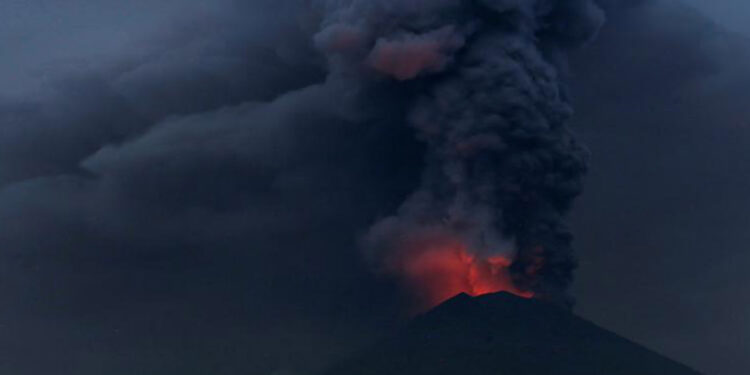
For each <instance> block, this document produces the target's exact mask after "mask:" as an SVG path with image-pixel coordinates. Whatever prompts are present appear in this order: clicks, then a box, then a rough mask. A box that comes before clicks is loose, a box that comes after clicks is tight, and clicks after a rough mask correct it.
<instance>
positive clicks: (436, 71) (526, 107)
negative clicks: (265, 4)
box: [316, 0, 603, 300]
mask: <svg viewBox="0 0 750 375" xmlns="http://www.w3.org/2000/svg"><path fill="white" fill-rule="evenodd" d="M326 6H327V7H326V12H327V15H326V18H325V20H324V22H323V29H322V30H321V31H320V32H319V33H318V34H317V35H316V41H317V44H318V46H319V47H320V48H321V49H322V50H323V51H324V52H326V53H327V55H328V57H329V65H330V68H331V73H330V75H331V77H335V78H339V79H342V80H346V79H356V80H359V81H364V82H366V85H369V86H376V87H377V86H383V85H390V86H391V88H392V89H395V90H399V91H402V92H408V93H409V96H408V97H407V98H406V100H407V101H408V119H404V122H405V123H408V124H409V125H410V126H411V127H412V128H413V129H414V131H415V133H416V137H417V138H418V139H419V140H420V141H422V142H424V143H426V144H427V154H426V157H425V167H424V170H423V172H422V178H421V184H420V186H419V188H418V189H417V190H416V191H415V192H413V193H412V194H411V195H410V196H409V197H408V199H407V200H406V201H405V202H404V203H403V204H402V206H401V208H400V209H399V211H398V213H397V214H395V216H391V217H387V218H385V219H382V220H380V221H379V222H378V223H376V224H375V226H374V227H373V228H372V230H371V231H370V233H369V235H368V237H367V245H368V246H370V247H371V248H372V249H371V252H375V253H376V254H375V255H374V257H375V258H376V259H377V260H378V261H380V262H382V261H383V259H387V258H389V257H393V256H396V257H397V256H399V255H398V254H396V255H393V254H390V253H392V252H394V251H395V252H404V251H406V252H408V251H412V249H408V248H406V247H408V246H407V245H404V242H408V241H409V239H410V238H414V237H430V236H445V235H446V234H448V236H453V237H458V238H459V239H460V241H461V242H463V243H465V244H467V246H468V248H469V249H470V251H472V252H474V253H475V254H478V255H480V256H489V255H504V256H506V257H509V258H512V259H514V262H513V264H512V266H511V269H512V277H513V279H514V280H515V283H516V285H517V286H518V287H520V288H521V289H523V290H530V291H533V292H535V293H536V294H537V295H538V296H540V297H542V298H548V299H555V300H562V299H564V298H565V290H566V289H567V287H568V285H569V284H570V282H571V273H572V270H573V268H574V266H575V260H574V257H573V254H572V249H571V235H570V233H569V231H568V229H567V228H566V227H565V224H564V215H565V213H566V212H567V211H568V209H569V208H570V204H571V201H572V200H573V198H574V197H575V196H576V195H578V194H579V193H580V191H581V184H582V177H583V175H584V173H585V171H586V155H587V153H586V151H585V150H584V149H583V148H582V147H581V146H580V145H578V144H577V143H576V141H575V139H574V137H573V136H572V134H571V133H570V131H569V129H568V128H567V127H566V126H565V123H566V121H567V119H568V117H569V116H570V115H571V113H572V110H571V107H570V104H569V100H568V96H567V93H566V91H565V87H564V85H563V83H562V79H561V74H562V73H561V72H560V68H561V67H563V66H561V65H560V64H562V62H563V61H564V52H565V50H566V49H568V48H569V47H571V46H577V45H579V44H581V43H583V42H586V41H587V40H589V39H590V38H591V37H592V36H593V35H594V34H595V33H596V31H597V30H598V28H599V26H600V25H601V24H602V21H603V12H602V11H601V10H600V9H599V8H598V7H597V5H595V4H594V3H593V2H592V1H589V0H580V1H569V0H566V1H514V0H495V1H492V0H478V1H459V0H453V1H451V0H441V1H435V0H432V1H388V0H380V1H371V0H367V1H357V0H353V1H331V2H327V3H326ZM382 110H384V111H387V110H389V109H388V108H383V109H382ZM383 253H385V254H383Z"/></svg>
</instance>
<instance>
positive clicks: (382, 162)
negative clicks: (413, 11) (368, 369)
mask: <svg viewBox="0 0 750 375" xmlns="http://www.w3.org/2000/svg"><path fill="white" fill-rule="evenodd" d="M279 3H281V4H279ZM607 3H615V2H614V1H607ZM623 3H628V4H626V5H623V4H619V5H613V4H609V5H608V9H607V10H608V16H607V18H608V21H607V24H606V25H605V26H604V29H603V30H602V31H601V33H600V35H599V37H598V39H597V40H596V41H595V42H593V43H592V44H590V45H588V46H586V47H584V48H582V49H580V50H578V51H576V52H575V53H573V55H572V56H571V62H570V71H569V74H568V76H567V77H566V79H567V80H568V81H569V85H570V87H571V96H572V98H573V104H574V106H575V108H576V113H575V115H574V117H573V120H572V127H573V129H574V131H575V132H576V133H577V134H578V135H579V137H580V139H581V140H582V141H583V142H584V143H585V144H586V146H587V147H588V148H589V150H590V151H591V158H590V164H591V167H590V172H589V175H588V177H587V179H586V185H585V192H584V194H583V195H582V196H581V197H580V198H579V199H578V201H577V202H576V204H575V207H574V209H573V211H572V215H571V220H570V221H571V224H572V227H573V232H574V234H575V236H576V240H575V242H574V245H575V247H576V249H577V251H578V258H579V263H580V267H579V269H578V270H577V272H576V281H575V283H574V286H573V294H574V296H575V297H576V299H577V301H578V304H577V306H576V308H575V311H576V312H577V313H579V314H580V315H582V316H584V317H586V318H589V319H591V320H593V321H594V322H596V323H598V324H600V325H602V326H604V327H606V328H610V329H612V330H614V331H616V332H617V333H620V334H622V335H624V336H626V337H628V338H631V339H634V340H636V341H638V342H640V343H643V344H646V345H647V346H649V347H651V348H654V349H656V350H658V351H660V352H662V353H664V354H667V355H669V356H671V357H673V358H675V359H677V360H679V361H682V362H684V363H686V364H689V365H691V366H693V367H695V368H696V369H698V370H701V371H703V372H705V373H707V374H717V375H735V374H736V375H739V374H746V373H748V371H750V358H748V357H747V355H746V353H747V352H748V351H750V346H748V344H747V342H750V323H748V322H747V319H746V317H747V316H749V315H750V287H749V286H750V279H749V278H750V276H748V274H747V272H744V270H746V269H747V268H748V267H750V255H749V254H750V252H748V251H746V246H747V245H746V244H747V243H748V242H750V228H748V223H750V198H748V196H747V194H746V192H747V191H748V190H749V188H750V163H748V162H747V161H748V156H747V151H746V150H748V149H750V120H749V119H750V116H748V115H750V113H748V112H750V107H748V106H747V101H748V99H750V96H749V94H748V93H747V90H746V88H747V87H748V84H749V83H750V68H748V66H750V64H749V63H750V39H747V37H746V36H745V35H750V29H749V28H748V27H747V25H748V23H747V22H746V20H747V17H750V13H749V12H750V8H748V7H749V6H748V5H747V4H745V2H742V1H740V0H732V1H730V0H715V1H710V2H709V1H701V0H684V3H683V2H680V1H677V0H659V1H645V2H639V1H630V2H627V1H624V2H623ZM688 3H689V5H691V6H695V7H696V8H691V7H689V6H687V5H685V4H688ZM300 9H302V8H301V7H299V5H298V2H297V1H289V2H278V1H270V0H269V1H265V0H257V1H246V2H241V1H230V0H226V1H214V2H211V4H210V5H205V2H200V1H161V2H159V3H158V4H153V2H149V1H130V2H114V1H97V2H92V1H84V0H76V1H67V2H64V4H63V2H59V1H48V0H34V1H20V0H9V1H3V2H0V46H2V47H1V48H0V82H3V85H2V87H0V260H1V262H0V297H1V298H2V301H3V302H2V306H0V373H4V374H6V373H7V374H18V375H36V374H48V373H52V372H54V373H59V374H102V373H106V374H112V375H117V374H123V375H124V374H133V373H139V374H159V375H163V374H207V373H210V374H235V373H251V374H260V375H266V374H267V375H288V374H297V375H300V374H301V375H306V374H308V372H309V371H311V369H315V368H316V367H318V366H321V365H323V364H325V363H327V362H329V361H331V360H334V359H335V358H337V357H338V356H341V355H344V353H346V352H347V350H349V349H351V348H353V347H356V345H357V344H358V343H361V342H364V341H366V340H367V339H368V338H372V337H375V336H376V335H377V334H378V332H383V331H387V328H388V327H391V325H393V324H397V323H398V319H396V318H394V317H398V316H399V312H400V311H401V310H400V309H401V306H402V302H403V301H401V297H400V294H399V292H398V291H397V290H396V287H395V286H394V285H392V284H391V283H390V282H389V281H387V280H383V279H381V278H378V277H376V276H375V275H374V274H373V273H372V272H371V269H370V267H369V266H368V265H367V264H366V262H365V260H364V259H363V258H364V257H363V256H362V254H361V251H359V250H357V248H358V247H359V240H360V238H361V236H362V235H363V234H364V232H366V231H367V228H368V227H369V226H370V225H371V224H372V223H373V221H374V220H375V219H378V218H382V217H385V216H387V215H391V214H392V213H393V212H394V211H395V210H396V209H397V207H398V206H399V204H400V203H401V202H402V201H403V199H404V197H405V196H406V195H408V194H409V193H410V192H411V191H413V190H414V189H415V188H416V187H417V186H418V184H419V175H420V173H421V164H422V154H423V152H424V146H423V145H422V144H421V143H419V142H417V141H415V140H414V139H413V136H412V134H411V132H410V131H409V129H407V128H405V127H404V126H403V125H402V124H401V121H402V120H401V119H400V118H399V116H400V115H401V114H403V108H402V107H403V105H404V104H403V103H404V100H403V99H404V98H402V97H398V96H396V97H394V96H393V95H389V91H388V90H387V88H385V89H383V93H382V94H379V93H378V92H377V91H376V92H374V93H371V96H370V97H368V101H367V103H366V104H364V105H363V104H362V103H352V101H356V99H352V97H351V96H350V95H345V94H346V93H347V92H348V91H347V87H348V86H347V82H337V81H335V80H332V79H330V78H328V79H327V78H326V75H325V72H324V70H323V69H322V68H321V66H323V64H324V62H323V59H322V57H321V56H319V54H318V53H316V51H315V50H314V47H313V46H312V44H311V41H310V34H311V28H313V29H314V28H315V27H316V26H315V25H316V23H318V22H319V21H320V20H318V19H315V17H314V16H312V15H310V14H307V13H305V12H301V11H300ZM342 87H343V88H342ZM342 93H343V94H342ZM382 108H388V109H389V110H388V111H382V110H381V109H382ZM355 109H356V110H355ZM353 124H356V126H353Z"/></svg>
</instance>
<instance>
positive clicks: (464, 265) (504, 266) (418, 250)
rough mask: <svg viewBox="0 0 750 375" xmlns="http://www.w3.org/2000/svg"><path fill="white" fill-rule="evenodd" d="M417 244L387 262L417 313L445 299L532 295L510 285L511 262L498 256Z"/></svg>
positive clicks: (450, 244) (451, 245)
mask: <svg viewBox="0 0 750 375" xmlns="http://www.w3.org/2000/svg"><path fill="white" fill-rule="evenodd" d="M435 242H438V241H434V239H433V241H430V240H427V241H419V243H411V244H410V246H409V247H410V249H409V251H404V252H401V253H400V256H399V257H398V258H397V259H392V262H390V265H389V266H390V268H391V271H395V272H396V273H397V274H398V275H399V276H400V277H401V278H402V280H403V281H404V282H405V283H406V284H407V286H408V287H409V289H410V290H411V291H412V292H413V293H414V295H415V297H416V298H417V304H416V306H415V309H416V310H419V311H422V310H425V309H429V308H431V307H434V306H436V305H438V304H440V303H442V302H444V301H445V300H447V299H450V298H451V297H453V296H455V295H457V294H459V293H462V292H463V293H467V294H469V295H472V296H478V295H482V294H487V293H494V292H500V291H506V292H510V293H513V294H516V295H519V296H522V297H526V298H531V297H533V295H534V294H533V292H529V291H522V290H520V289H518V288H517V287H516V286H515V285H513V281H512V280H511V277H510V274H509V272H508V267H510V265H511V263H512V260H511V259H509V258H507V257H505V256H501V255H495V256H489V257H481V256H478V255H475V254H472V253H471V252H470V251H469V250H468V249H467V248H466V246H464V245H463V244H461V243H459V242H457V241H455V240H445V239H442V240H441V241H439V243H435Z"/></svg>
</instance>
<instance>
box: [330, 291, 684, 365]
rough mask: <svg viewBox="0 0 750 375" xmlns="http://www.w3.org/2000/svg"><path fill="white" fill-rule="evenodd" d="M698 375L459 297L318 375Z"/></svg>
mask: <svg viewBox="0 0 750 375" xmlns="http://www.w3.org/2000/svg"><path fill="white" fill-rule="evenodd" d="M352 374H356V375H376V374H377V375H402V374H403V375H407V374H408V375H423V374H424V375H427V374H430V375H448V374H462V375H554V374H560V375H699V373H698V372H696V371H694V370H692V369H690V368H688V367H687V366H685V365H682V364H680V363H678V362H675V361H673V360H671V359H668V358H666V357H664V356H662V355H660V354H658V353H656V352H654V351H652V350H649V349H647V348H645V347H643V346H641V345H639V344H637V343H635V342H632V341H630V340H628V339H625V338H623V337H621V336H619V335H617V334H615V333H613V332H610V331H607V330H606V329H603V328H601V327H599V326H597V325H596V324H594V323H592V322H589V321H588V320H585V319H583V318H580V317H578V316H576V315H574V314H572V313H571V312H569V311H567V310H565V309H562V308H559V307H556V306H554V305H551V304H547V303H545V302H542V301H539V300H534V299H524V298H521V297H517V296H515V295H512V294H509V293H504V292H500V293H493V294H487V295H482V296H478V297H471V296H469V295H466V294H459V295H457V296H455V297H453V298H451V299H449V300H447V301H445V302H444V303H442V304H440V305H439V306H437V307H435V308H434V309H432V310H430V311H428V312H426V313H424V314H422V315H419V316H417V317H415V318H414V319H413V320H412V321H411V322H410V323H409V324H408V325H407V326H406V327H405V328H404V329H402V330H400V331H399V332H398V333H396V334H395V335H393V336H390V337H388V338H386V339H383V340H381V341H379V342H377V343H375V344H374V345H372V346H370V347H368V348H366V349H365V350H363V351H361V352H359V353H357V354H355V355H354V356H353V357H351V358H350V359H348V360H346V361H344V362H341V363H339V364H337V365H335V366H333V367H331V368H330V369H328V370H327V371H324V372H323V373H322V375H352Z"/></svg>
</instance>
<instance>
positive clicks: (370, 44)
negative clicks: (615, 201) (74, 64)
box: [0, 0, 603, 374]
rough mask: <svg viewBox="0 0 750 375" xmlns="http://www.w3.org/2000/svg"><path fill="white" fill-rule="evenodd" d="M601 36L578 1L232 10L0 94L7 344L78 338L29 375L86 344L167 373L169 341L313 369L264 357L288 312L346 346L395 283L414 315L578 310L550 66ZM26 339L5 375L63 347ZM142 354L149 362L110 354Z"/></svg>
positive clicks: (570, 148)
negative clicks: (494, 300) (496, 294)
mask: <svg viewBox="0 0 750 375" xmlns="http://www.w3.org/2000/svg"><path fill="white" fill-rule="evenodd" d="M602 22H603V13H602V12H601V11H600V10H599V8H598V7H597V6H596V5H595V4H594V3H593V2H592V1H588V0H567V1H563V0H560V1H548V0H537V1H526V0H523V1H522V0H476V1H462V0H430V1H427V0H412V1H397V0H392V1H390V0H379V1H371V0H370V1H365V0H361V1H360V0H352V1H302V0H300V1H288V2H284V3H283V4H281V3H280V2H276V1H254V2H247V3H241V2H236V3H234V4H233V5H231V6H229V5H227V11H226V13H222V14H220V15H217V16H215V17H214V18H209V19H200V20H198V21H196V20H192V21H191V22H187V23H185V24H184V25H181V26H180V27H179V28H177V29H176V30H175V31H173V32H172V33H171V34H169V35H166V36H165V37H163V38H161V39H158V40H156V41H153V42H152V43H151V44H150V45H148V46H147V47H145V48H138V49H137V50H135V51H125V53H124V55H125V57H124V58H123V59H121V60H118V61H114V62H112V61H106V62H99V64H96V63H95V64H92V65H84V66H82V67H80V69H76V70H75V72H73V73H71V72H69V71H68V72H62V73H56V74H50V75H49V77H50V79H49V80H48V83H47V84H46V85H44V86H43V89H42V90H41V91H40V92H38V93H37V94H35V95H33V96H29V97H22V98H0V121H2V123H3V128H2V137H0V222H2V223H3V225H2V226H0V243H2V248H1V249H0V255H1V256H2V258H3V259H4V260H5V261H4V262H2V263H1V264H0V267H1V268H2V275H3V276H2V277H3V282H2V283H0V291H2V292H3V294H4V295H6V296H8V300H11V301H15V302H14V303H13V304H10V305H9V306H8V308H7V309H4V310H3V311H2V312H0V315H2V317H3V318H4V319H6V320H8V321H16V322H18V321H19V319H20V317H23V322H20V323H18V324H17V325H14V327H16V328H13V329H17V330H18V332H11V333H10V334H9V335H8V337H11V336H12V337H23V336H24V334H23V333H24V332H26V331H28V330H26V331H25V330H24V327H27V328H28V327H40V326H52V325H54V327H55V328H54V330H57V331H56V332H53V334H55V335H56V337H59V340H58V341H61V342H65V343H67V345H55V346H56V347H63V352H62V353H60V354H59V358H56V359H50V361H47V362H46V363H45V364H41V363H39V364H37V365H38V366H51V367H53V368H74V367H75V366H73V365H72V363H78V364H79V363H80V362H81V361H79V360H77V359H76V358H78V359H80V358H81V357H82V356H89V355H91V354H90V351H91V350H96V349H92V347H91V345H89V343H88V341H89V340H90V338H88V337H95V338H96V341H97V342H112V343H113V344H112V345H113V346H115V348H114V349H112V350H110V351H109V352H106V353H99V355H102V356H104V357H105V358H109V359H104V360H102V361H101V362H103V363H107V371H101V370H102V369H101V368H93V367H92V368H91V369H90V371H89V372H90V373H101V372H107V373H116V372H113V371H111V369H112V368H118V369H121V371H122V373H133V372H139V371H135V370H137V368H141V367H142V368H146V367H149V366H151V368H155V369H158V371H161V372H160V373H164V372H169V371H174V370H175V369H174V368H172V367H170V366H171V364H168V363H166V362H167V361H166V360H165V359H164V358H170V357H175V355H174V354H173V353H172V352H171V351H172V350H178V349H179V348H181V347H183V346H180V345H186V346H188V347H193V346H191V345H194V346H195V347H196V348H198V347H200V348H205V347H213V346H216V347H219V346H220V345H219V344H218V343H225V342H227V341H231V340H237V341H238V342H235V343H234V344H233V345H234V346H236V347H247V346H248V345H249V346H250V347H257V349H258V350H255V351H251V352H252V354H248V355H244V354H243V355H242V357H243V358H245V361H247V362H248V363H250V364H251V365H250V368H251V369H252V370H253V371H254V372H253V373H270V372H271V371H272V370H273V369H276V368H279V367H280V364H283V365H284V366H290V367H292V368H294V367H295V364H294V361H295V360H297V361H301V362H304V361H306V360H310V361H311V362H315V361H316V358H315V357H317V356H316V355H314V354H309V349H308V348H304V349H303V348H295V345H299V346H303V343H299V344H295V343H292V344H290V343H288V342H276V343H275V344H269V343H268V342H267V341H271V342H275V341H274V340H277V341H278V339H277V338H278V337H283V335H281V336H280V335H279V334H278V333H279V332H286V333H285V334H286V335H291V334H292V333H291V329H290V328H288V327H289V322H290V321H294V322H297V323H298V327H297V332H298V333H299V332H300V331H305V332H308V333H310V332H312V333H310V335H320V332H318V331H316V330H319V327H329V328H330V329H326V330H325V331H326V332H325V333H326V335H328V336H329V338H328V340H336V339H331V338H330V337H336V334H335V332H337V331H336V330H337V329H338V330H341V331H344V330H345V328H346V327H348V326H347V324H349V323H351V324H352V325H354V324H359V322H358V321H354V320H359V319H366V316H367V315H368V314H375V313H376V312H382V311H384V310H388V309H390V308H393V309H398V308H399V307H398V306H396V305H397V304H398V303H399V302H398V298H397V297H394V295H395V294H397V292H395V291H394V289H395V287H394V285H392V283H391V280H395V281H397V282H400V283H402V284H403V285H404V286H406V287H407V288H409V290H410V291H411V292H412V293H416V295H415V296H412V300H413V301H414V303H415V304H418V305H419V306H409V307H411V308H420V307H421V308H423V307H425V306H427V305H430V304H435V303H437V302H439V301H440V300H442V299H444V298H446V297H450V296H449V295H448V294H454V292H456V293H457V292H459V291H466V292H470V293H474V294H479V293H484V292H489V291H495V290H509V291H514V292H516V293H518V294H521V295H526V296H531V295H532V294H533V295H534V296H537V297H539V298H545V299H549V300H553V301H559V302H561V303H568V302H569V297H568V296H567V294H566V288H567V286H568V284H569V283H570V281H571V273H572V270H573V268H574V266H575V260H574V257H573V254H572V250H571V236H570V234H569V232H568V230H567V229H566V228H565V225H564V222H563V220H564V215H565V214H566V212H567V210H568V209H569V207H570V204H571V201H572V200H573V198H574V197H575V196H576V195H577V194H579V192H580V189H581V179H582V177H583V174H584V172H585V170H586V152H585V150H584V149H583V148H582V147H581V146H580V145H578V144H577V143H576V142H575V139H574V138H573V136H572V135H571V133H570V131H569V130H568V129H567V128H566V126H565V122H566V119H567V118H568V116H570V114H571V108H570V105H569V100H568V96H567V94H566V92H565V87H564V85H563V84H562V80H561V76H562V75H563V74H564V72H565V66H564V65H565V62H564V61H565V52H566V51H567V50H568V49H569V48H572V47H575V46H578V45H580V44H581V43H584V42H586V41H587V40H589V39H590V38H591V37H592V36H594V34H595V33H596V31H597V29H598V27H599V26H600V24H601V23H602ZM362 253H364V256H363V254H362ZM363 259H364V260H363ZM441 259H442V260H441ZM425 260H427V262H428V263H429V262H433V261H434V262H433V263H429V264H426V263H425ZM457 266H458V267H457ZM456 267H457V268H456ZM372 268H375V271H376V273H379V274H380V275H381V276H382V275H385V276H387V277H386V278H385V279H384V278H381V277H377V276H374V275H373V273H372V272H371V271H372ZM440 275H445V276H440ZM435 276H439V277H438V279H437V281H435ZM258 301H262V303H259V302H258ZM374 301H375V302H374ZM373 304H375V305H377V306H376V308H373V306H372V305H373ZM260 305H262V306H260ZM175 309H178V310H179V311H182V312H183V313H182V314H181V315H180V316H181V318H178V319H175V318H174V317H173V316H172V315H170V314H172V313H171V312H170V311H174V310H175ZM52 311H54V312H55V313H54V315H51V313H50V312H52ZM185 312H189V313H185ZM230 314H231V318H227V315H230ZM92 320H94V321H95V322H94V323H93V326H94V327H97V328H92V330H97V332H96V333H91V334H90V335H84V336H85V337H83V336H81V335H79V334H78V333H77V332H79V330H78V328H77V327H80V326H81V324H85V325H86V326H91V324H92V323H91V322H92ZM238 321H242V322H243V323H242V324H240V326H242V327H243V328H242V329H239V330H238V328H237V327H238V324H239V323H237V322H238ZM332 321H335V322H336V324H333V323H331V322H332ZM51 322H55V324H52V323H51ZM223 322H229V323H223ZM261 322H262V323H261ZM123 326H124V327H129V328H130V329H131V330H132V332H133V334H132V335H131V336H129V337H128V338H126V339H124V338H120V337H119V336H116V335H115V334H114V333H113V332H121V331H122V329H121V327H123ZM332 326H333V327H332ZM186 327H192V328H186ZM196 327H204V328H196ZM207 327H210V328H211V330H212V332H214V336H215V337H212V338H210V339H207V336H208V334H207V333H206V332H204V331H202V330H203V329H205V330H208V329H209V328H207ZM154 332H159V333H160V334H159V335H158V336H159V337H160V338H159V339H158V340H156V341H152V339H153V335H154ZM227 332H232V334H231V335H229V336H231V338H230V339H228V338H227V335H228V334H227ZM242 332H245V333H247V335H243V334H242ZM248 332H249V333H248ZM29 337H30V338H29V339H28V340H27V341H23V340H21V342H17V343H15V344H14V345H13V348H15V349H13V350H16V351H17V352H18V353H17V354H18V355H14V356H12V357H13V358H15V359H13V360H10V361H5V362H2V363H3V364H2V365H0V366H6V367H7V368H0V370H3V371H0V372H4V373H14V374H25V373H39V372H48V371H44V370H46V369H43V368H33V367H34V366H37V365H30V364H29V363H31V362H29V358H28V355H24V354H23V353H34V352H37V351H40V350H41V351H45V352H46V351H47V349H49V350H50V351H51V350H52V348H51V347H50V348H40V347H39V345H40V344H39V343H38V341H37V340H33V335H29ZM316 337H317V336H316ZM263 338H268V340H266V341H264V339H263ZM211 340H216V341H215V342H213V341H211ZM242 340H250V343H249V344H248V343H243V342H239V341H242ZM261 342H262V344H261ZM114 343H116V344H114ZM185 343H193V344H185ZM338 344H340V342H339V343H338ZM212 345H213V346H212ZM221 345H226V344H221ZM273 345H277V346H278V347H279V348H281V347H283V348H284V353H285V354H284V355H281V357H273V358H271V359H269V358H268V357H267V356H266V354H265V353H269V352H273V353H278V352H279V351H276V350H275V349H274V347H273ZM336 345H337V343H335V342H334V343H328V344H327V345H322V346H321V347H326V346H329V347H335V346H336ZM135 346H137V347H147V348H149V350H148V352H149V353H150V354H149V356H145V357H144V359H143V361H152V362H153V363H145V362H144V363H139V362H133V361H131V359H129V358H127V356H118V355H117V354H116V353H117V352H118V351H120V350H121V351H122V352H127V351H128V350H127V349H126V348H131V347H135ZM342 346H344V345H343V344H342ZM96 347H97V348H101V350H104V348H105V347H104V346H99V345H97V346H96ZM194 350H195V351H196V352H201V353H204V351H203V350H199V349H194ZM302 352H304V353H308V354H305V355H302V354H300V355H295V353H297V354H299V353H302ZM170 353H172V354H170ZM211 353H214V354H213V355H215V356H216V358H215V359H214V360H215V361H216V362H222V363H234V364H235V365H236V366H238V367H241V366H243V364H240V363H237V361H235V360H226V361H224V360H223V357H222V356H224V355H229V354H227V352H226V351H221V350H216V351H215V352H211ZM222 353H223V354H222ZM184 354H185V353H181V355H179V357H180V358H185V357H192V355H189V356H186V355H184ZM248 356H249V357H248ZM305 356H307V357H305ZM246 357H247V358H246ZM290 358H297V359H293V360H290ZM87 363H91V366H95V365H96V363H100V362H87ZM66 366H67V367H66ZM206 366H208V365H206ZM253 366H255V367H253ZM206 368H207V367H201V366H200V365H198V364H193V365H192V366H188V365H185V366H184V368H180V370H181V371H183V372H182V373H191V371H194V372H197V373H205V372H206V371H204V370H205V369H206ZM242 368H243V369H245V368H244V367H242ZM82 371H83V373H85V372H86V371H87V370H86V369H84V370H80V371H78V372H76V373H82ZM155 371H157V370H155ZM200 371H202V372H200ZM228 371H230V372H231V369H229V370H228Z"/></svg>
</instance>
